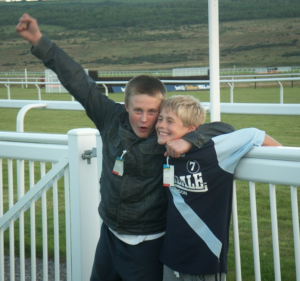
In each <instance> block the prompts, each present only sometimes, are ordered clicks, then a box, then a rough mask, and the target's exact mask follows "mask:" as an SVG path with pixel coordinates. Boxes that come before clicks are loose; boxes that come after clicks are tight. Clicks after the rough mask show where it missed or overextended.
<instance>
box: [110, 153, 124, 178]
mask: <svg viewBox="0 0 300 281" xmlns="http://www.w3.org/2000/svg"><path fill="white" fill-rule="evenodd" d="M112 172H113V174H115V175H117V176H120V177H121V176H123V173H124V160H123V159H121V158H120V157H117V159H116V162H115V165H114V168H113V171H112Z"/></svg>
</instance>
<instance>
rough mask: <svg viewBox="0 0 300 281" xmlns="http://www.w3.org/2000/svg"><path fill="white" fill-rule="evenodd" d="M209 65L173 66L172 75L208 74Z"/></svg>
mask: <svg viewBox="0 0 300 281" xmlns="http://www.w3.org/2000/svg"><path fill="white" fill-rule="evenodd" d="M208 69H209V67H195V68H174V69H173V72H172V76H198V75H208Z"/></svg>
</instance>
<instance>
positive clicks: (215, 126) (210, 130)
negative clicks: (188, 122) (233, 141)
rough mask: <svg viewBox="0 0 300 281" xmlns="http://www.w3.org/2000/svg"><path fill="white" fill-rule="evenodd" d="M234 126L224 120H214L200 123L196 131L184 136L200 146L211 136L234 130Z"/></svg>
mask: <svg viewBox="0 0 300 281" xmlns="http://www.w3.org/2000/svg"><path fill="white" fill-rule="evenodd" d="M234 130H235V129H234V127H233V126H231V125H229V124H227V123H223V122H212V123H207V124H203V125H200V126H199V127H198V128H197V130H196V131H193V132H190V133H188V134H186V135H184V136H183V137H182V138H183V139H184V140H186V141H189V142H191V143H192V144H193V145H194V146H196V147H198V148H200V147H201V146H203V145H204V144H206V143H207V142H208V141H209V140H210V139H211V138H213V137H216V136H219V135H223V134H228V133H232V132H234Z"/></svg>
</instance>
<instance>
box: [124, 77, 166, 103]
mask: <svg viewBox="0 0 300 281" xmlns="http://www.w3.org/2000/svg"><path fill="white" fill-rule="evenodd" d="M143 94H146V95H148V96H151V97H156V98H158V99H160V100H161V101H164V100H165V99H166V97H167V89H166V87H165V85H164V84H163V82H161V81H160V79H158V78H157V77H154V76H150V75H138V76H135V77H133V78H131V79H130V80H129V81H128V83H127V85H126V87H125V105H127V106H128V105H129V101H130V98H131V97H132V96H135V95H143Z"/></svg>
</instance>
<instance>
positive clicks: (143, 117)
mask: <svg viewBox="0 0 300 281" xmlns="http://www.w3.org/2000/svg"><path fill="white" fill-rule="evenodd" d="M147 120H148V116H147V113H146V112H144V113H143V114H142V116H141V121H142V122H143V123H145V122H147Z"/></svg>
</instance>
